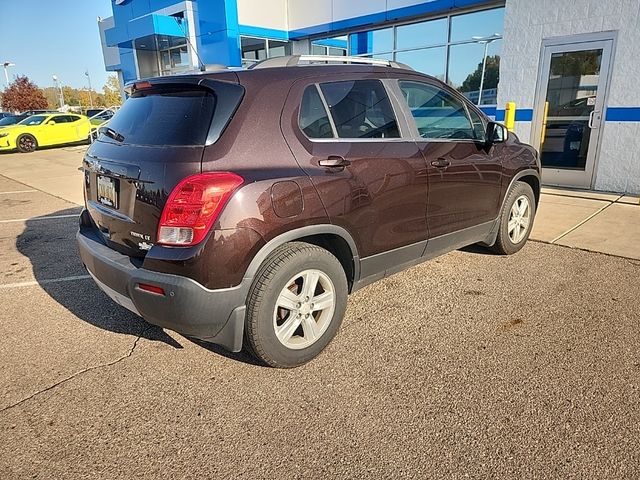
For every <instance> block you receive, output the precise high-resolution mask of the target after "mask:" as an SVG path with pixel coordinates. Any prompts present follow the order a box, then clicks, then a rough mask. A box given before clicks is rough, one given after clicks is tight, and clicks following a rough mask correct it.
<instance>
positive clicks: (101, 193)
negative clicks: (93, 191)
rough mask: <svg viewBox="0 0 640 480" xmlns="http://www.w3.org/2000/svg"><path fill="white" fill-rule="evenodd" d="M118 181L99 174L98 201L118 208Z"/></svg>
mask: <svg viewBox="0 0 640 480" xmlns="http://www.w3.org/2000/svg"><path fill="white" fill-rule="evenodd" d="M117 182H118V181H117V180H115V179H113V178H109V177H101V176H100V175H98V201H99V202H100V203H101V204H103V205H106V206H107V207H111V208H118V183H117Z"/></svg>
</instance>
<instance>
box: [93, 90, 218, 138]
mask: <svg viewBox="0 0 640 480" xmlns="http://www.w3.org/2000/svg"><path fill="white" fill-rule="evenodd" d="M215 105H216V98H215V96H214V95H213V94H212V93H210V92H209V91H206V90H169V89H164V90H158V89H154V90H149V91H138V92H136V93H134V94H133V95H132V96H131V97H129V98H128V99H127V101H126V102H124V105H123V106H122V108H120V109H119V110H118V112H117V113H116V114H115V115H114V116H113V118H112V119H111V121H110V122H109V128H110V129H112V130H115V131H116V132H117V133H118V134H120V135H122V136H123V137H124V140H123V143H127V144H130V145H155V146H165V145H169V146H180V145H181V146H184V145H204V143H205V141H206V139H207V133H208V132H209V126H210V124H211V118H212V116H213V112H214V110H215ZM102 137H104V135H103V136H102Z"/></svg>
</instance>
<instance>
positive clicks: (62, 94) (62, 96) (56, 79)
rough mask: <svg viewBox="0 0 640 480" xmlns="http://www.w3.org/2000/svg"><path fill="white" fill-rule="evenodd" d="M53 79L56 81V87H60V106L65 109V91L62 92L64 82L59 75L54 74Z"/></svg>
mask: <svg viewBox="0 0 640 480" xmlns="http://www.w3.org/2000/svg"><path fill="white" fill-rule="evenodd" d="M53 81H54V82H56V88H57V89H58V92H59V93H60V108H61V109H63V108H64V93H63V92H62V84H61V83H60V81H59V80H58V76H57V75H54V76H53Z"/></svg>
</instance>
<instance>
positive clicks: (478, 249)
mask: <svg viewBox="0 0 640 480" xmlns="http://www.w3.org/2000/svg"><path fill="white" fill-rule="evenodd" d="M458 250H460V251H461V252H466V253H474V254H476V255H495V253H494V252H492V251H491V250H490V249H489V247H485V246H482V245H479V244H477V243H474V244H473V245H467V246H466V247H462V248H459V249H458Z"/></svg>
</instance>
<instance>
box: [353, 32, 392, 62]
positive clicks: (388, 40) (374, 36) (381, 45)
mask: <svg viewBox="0 0 640 480" xmlns="http://www.w3.org/2000/svg"><path fill="white" fill-rule="evenodd" d="M393 30H394V29H393V27H391V28H383V29H381V30H373V31H369V32H360V33H356V34H353V35H351V54H352V55H361V54H366V53H381V52H391V51H393Z"/></svg>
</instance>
